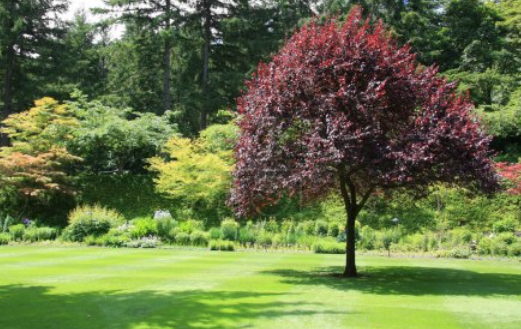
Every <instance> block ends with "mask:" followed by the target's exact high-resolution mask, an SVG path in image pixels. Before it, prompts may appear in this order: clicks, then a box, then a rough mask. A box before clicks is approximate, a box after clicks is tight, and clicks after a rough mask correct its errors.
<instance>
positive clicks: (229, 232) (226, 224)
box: [221, 219, 239, 241]
mask: <svg viewBox="0 0 521 329" xmlns="http://www.w3.org/2000/svg"><path fill="white" fill-rule="evenodd" d="M238 233H239V224H237V222H236V221H235V220H233V219H226V220H224V221H223V222H222V223H221V238H222V239H223V240H228V241H235V240H237V238H238Z"/></svg>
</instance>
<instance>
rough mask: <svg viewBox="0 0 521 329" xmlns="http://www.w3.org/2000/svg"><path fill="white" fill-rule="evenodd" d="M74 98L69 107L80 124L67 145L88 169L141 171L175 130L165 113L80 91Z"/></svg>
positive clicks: (97, 172)
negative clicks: (124, 105) (136, 109)
mask: <svg viewBox="0 0 521 329" xmlns="http://www.w3.org/2000/svg"><path fill="white" fill-rule="evenodd" d="M74 97H75V100H74V101H72V102H69V103H68V107H69V108H70V109H71V110H72V111H73V113H74V115H75V117H76V118H78V124H77V127H76V128H75V129H74V131H72V132H71V134H72V136H73V138H72V139H71V140H70V141H69V142H68V143H67V147H68V149H69V150H70V151H71V152H72V153H73V154H75V155H77V156H80V157H82V158H83V159H84V161H83V169H84V170H85V171H88V172H92V173H96V174H99V173H101V172H116V173H118V174H123V173H126V172H131V173H134V174H136V173H142V172H143V171H145V168H144V167H145V165H146V159H148V158H150V157H153V156H155V155H157V154H159V153H160V151H161V149H162V148H163V145H164V144H165V142H166V141H167V140H168V139H169V138H170V137H171V136H172V135H174V134H175V132H176V127H175V126H174V125H172V124H170V122H169V118H168V116H166V115H164V116H157V115H155V114H154V113H136V112H132V111H131V110H130V109H125V108H124V109H121V108H117V107H110V106H106V105H104V104H103V103H101V102H99V101H87V99H86V98H85V96H83V95H81V94H79V95H78V94H75V95H74Z"/></svg>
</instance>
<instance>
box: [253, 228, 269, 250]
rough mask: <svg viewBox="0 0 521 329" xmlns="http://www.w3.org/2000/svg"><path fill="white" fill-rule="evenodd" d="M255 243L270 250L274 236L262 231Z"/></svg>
mask: <svg viewBox="0 0 521 329" xmlns="http://www.w3.org/2000/svg"><path fill="white" fill-rule="evenodd" d="M255 243H256V244H257V245H258V246H259V247H262V248H268V247H269V246H271V245H272V243H273V235H272V234H271V233H269V232H266V231H261V232H260V233H259V234H258V235H257V238H256V239H255Z"/></svg>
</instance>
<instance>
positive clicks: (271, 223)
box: [264, 218, 279, 233]
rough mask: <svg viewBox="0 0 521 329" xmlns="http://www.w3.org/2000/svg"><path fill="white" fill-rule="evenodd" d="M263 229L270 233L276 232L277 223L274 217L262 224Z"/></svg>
mask: <svg viewBox="0 0 521 329" xmlns="http://www.w3.org/2000/svg"><path fill="white" fill-rule="evenodd" d="M264 229H265V230H266V231H267V232H270V233H278V232H279V223H277V220H276V219H275V218H270V219H269V220H268V221H267V222H266V224H265V225H264Z"/></svg>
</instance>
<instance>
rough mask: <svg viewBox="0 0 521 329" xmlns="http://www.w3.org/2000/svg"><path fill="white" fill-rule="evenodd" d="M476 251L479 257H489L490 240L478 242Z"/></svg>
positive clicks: (490, 251)
mask: <svg viewBox="0 0 521 329" xmlns="http://www.w3.org/2000/svg"><path fill="white" fill-rule="evenodd" d="M477 251H478V254H480V255H490V254H492V240H491V239H488V238H484V239H482V240H481V241H479V243H478V245H477Z"/></svg>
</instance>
